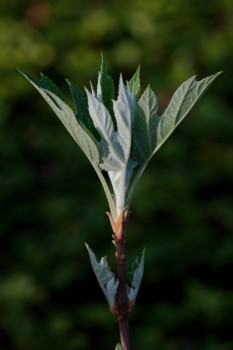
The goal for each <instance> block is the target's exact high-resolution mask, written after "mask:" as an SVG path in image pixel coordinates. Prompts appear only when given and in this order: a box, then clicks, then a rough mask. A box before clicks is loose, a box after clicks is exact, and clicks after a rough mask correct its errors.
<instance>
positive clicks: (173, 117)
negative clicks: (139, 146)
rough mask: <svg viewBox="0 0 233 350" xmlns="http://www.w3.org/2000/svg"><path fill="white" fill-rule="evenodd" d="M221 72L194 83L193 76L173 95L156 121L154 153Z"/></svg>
mask: <svg viewBox="0 0 233 350" xmlns="http://www.w3.org/2000/svg"><path fill="white" fill-rule="evenodd" d="M219 74H221V72H218V73H216V74H214V75H211V76H209V77H207V78H204V79H202V80H200V81H196V79H195V76H194V77H192V78H190V79H188V80H186V81H185V82H184V83H183V84H182V85H181V86H180V87H179V88H178V89H177V91H176V92H175V94H174V95H173V97H172V99H171V101H170V103H169V105H168V107H167V108H166V110H165V111H164V113H163V114H162V115H161V117H160V118H159V120H158V123H157V127H156V147H155V149H154V153H155V152H156V151H157V150H158V149H159V147H160V146H161V145H162V144H163V143H164V142H165V141H166V139H167V138H168V137H169V136H170V134H171V133H172V132H173V130H174V129H175V128H176V127H177V125H178V124H179V123H180V122H181V121H182V120H183V119H184V117H185V116H186V115H187V114H188V112H189V111H190V109H191V108H192V107H193V106H194V104H195V103H196V102H197V100H198V99H199V98H200V97H201V96H202V95H203V93H204V91H205V90H206V89H207V88H208V87H209V86H210V85H211V84H212V83H213V81H214V80H215V79H216V78H217V77H218V75H219Z"/></svg>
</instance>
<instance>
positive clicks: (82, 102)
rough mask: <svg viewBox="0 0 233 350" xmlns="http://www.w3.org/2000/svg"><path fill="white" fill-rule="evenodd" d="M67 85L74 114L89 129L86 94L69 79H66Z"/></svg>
mask: <svg viewBox="0 0 233 350" xmlns="http://www.w3.org/2000/svg"><path fill="white" fill-rule="evenodd" d="M66 81H67V83H68V85H69V88H70V91H71V94H72V97H73V101H74V105H75V108H76V116H77V119H78V120H79V121H80V122H81V123H82V124H83V125H85V126H86V128H88V129H90V117H89V113H88V104H87V97H86V95H85V94H84V93H83V92H82V91H81V90H80V89H79V88H78V87H77V86H76V85H75V84H74V83H72V82H71V81H70V80H67V79H66Z"/></svg>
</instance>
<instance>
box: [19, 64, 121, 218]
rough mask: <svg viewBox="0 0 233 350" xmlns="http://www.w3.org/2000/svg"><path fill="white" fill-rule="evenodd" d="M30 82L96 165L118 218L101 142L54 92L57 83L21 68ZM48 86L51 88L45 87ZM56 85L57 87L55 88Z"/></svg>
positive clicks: (110, 205)
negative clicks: (103, 169) (102, 160)
mask: <svg viewBox="0 0 233 350" xmlns="http://www.w3.org/2000/svg"><path fill="white" fill-rule="evenodd" d="M19 71H20V73H22V74H23V75H24V76H25V77H26V78H27V79H28V80H29V81H30V82H31V84H32V85H33V86H34V87H35V88H36V89H37V90H38V91H39V93H40V94H41V95H42V97H43V98H44V99H45V101H46V102H47V103H48V104H49V106H50V107H51V108H52V110H53V111H54V112H55V114H56V115H57V116H58V118H59V119H60V120H61V122H62V123H63V125H64V126H65V127H66V129H67V130H68V132H69V133H70V134H71V136H72V137H73V139H74V140H75V141H76V142H77V144H78V145H79V147H80V148H81V149H82V150H83V152H84V153H85V155H86V156H87V158H88V159H89V160H90V162H91V164H92V166H93V167H94V169H95V171H96V173H97V175H98V177H99V179H100V181H101V184H102V186H103V189H104V191H105V194H106V197H107V200H108V203H109V207H110V211H111V214H112V216H113V218H114V219H115V220H116V218H117V213H116V206H115V204H114V201H113V198H112V195H111V193H110V191H109V188H108V185H107V183H106V180H105V179H104V176H103V174H102V173H101V171H100V169H99V163H100V152H99V144H98V142H97V141H96V140H95V139H94V137H93V136H92V135H91V133H90V132H89V131H88V130H87V129H86V128H85V127H84V126H81V125H80V124H79V122H78V121H77V119H76V117H75V115H74V113H73V111H72V110H71V109H70V107H69V106H67V105H66V104H65V103H64V101H63V100H62V99H61V98H60V96H58V95H56V94H54V91H59V90H58V89H57V88H56V85H55V84H53V83H52V82H51V81H50V80H49V79H48V78H46V79H45V78H44V76H42V82H41V80H38V79H35V78H34V77H32V76H31V75H30V74H28V73H25V72H23V71H21V70H19ZM45 87H48V88H49V89H50V90H47V89H45ZM54 87H55V88H54Z"/></svg>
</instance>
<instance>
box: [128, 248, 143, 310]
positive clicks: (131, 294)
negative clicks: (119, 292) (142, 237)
mask: <svg viewBox="0 0 233 350" xmlns="http://www.w3.org/2000/svg"><path fill="white" fill-rule="evenodd" d="M144 256H145V249H143V252H142V257H141V260H140V262H139V261H138V259H137V260H136V269H135V271H134V275H133V281H132V285H131V287H128V298H129V300H130V301H131V302H132V304H134V303H135V300H136V298H137V294H138V291H139V288H140V285H141V281H142V276H143V272H144Z"/></svg>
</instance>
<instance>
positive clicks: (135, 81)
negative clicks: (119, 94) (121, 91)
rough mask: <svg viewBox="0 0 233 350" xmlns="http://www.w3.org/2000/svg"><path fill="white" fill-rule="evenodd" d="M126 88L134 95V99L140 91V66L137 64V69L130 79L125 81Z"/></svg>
mask: <svg viewBox="0 0 233 350" xmlns="http://www.w3.org/2000/svg"><path fill="white" fill-rule="evenodd" d="M127 90H128V92H129V93H130V94H131V95H134V96H135V98H136V99H138V98H139V95H140V92H141V83H140V66H138V69H137V70H136V72H135V74H134V76H133V77H132V78H131V79H130V81H128V82H127Z"/></svg>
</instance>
